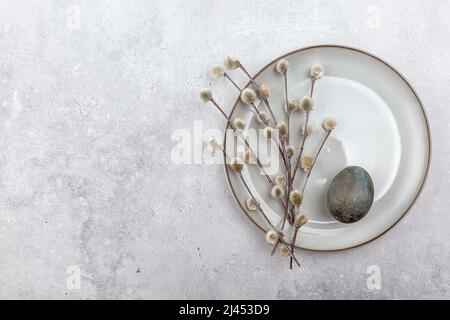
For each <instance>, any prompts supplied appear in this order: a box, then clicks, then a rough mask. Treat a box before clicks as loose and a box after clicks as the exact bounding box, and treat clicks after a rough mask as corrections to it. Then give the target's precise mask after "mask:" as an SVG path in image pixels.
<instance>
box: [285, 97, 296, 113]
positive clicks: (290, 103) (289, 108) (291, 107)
mask: <svg viewBox="0 0 450 320" xmlns="http://www.w3.org/2000/svg"><path fill="white" fill-rule="evenodd" d="M297 110H298V104H297V102H296V101H295V100H289V101H288V103H287V104H285V106H284V111H286V112H287V113H291V112H294V111H297Z"/></svg>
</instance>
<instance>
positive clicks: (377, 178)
mask: <svg viewBox="0 0 450 320" xmlns="http://www.w3.org/2000/svg"><path fill="white" fill-rule="evenodd" d="M280 58H285V59H287V60H288V61H289V63H290V67H289V72H288V82H289V99H299V98H301V97H302V96H304V95H307V94H308V92H309V88H310V80H309V78H308V70H309V68H310V66H311V65H312V64H314V63H320V64H322V65H323V67H324V69H325V76H324V77H323V78H322V79H320V80H318V81H317V82H316V84H315V87H314V96H313V98H314V100H315V110H314V111H313V112H311V116H310V119H311V121H312V122H313V123H314V124H315V125H316V128H317V130H316V132H315V133H314V134H313V135H312V136H310V137H308V140H307V143H306V147H305V152H306V153H307V154H311V155H313V154H315V152H316V150H317V148H318V145H319V142H320V140H321V139H322V138H323V136H324V131H323V130H322V129H321V123H322V121H323V119H324V118H325V117H329V116H331V117H334V118H335V119H336V120H337V122H338V126H337V128H336V129H335V130H334V131H333V132H332V134H331V136H330V138H329V140H328V141H327V143H326V145H325V147H324V149H323V151H322V153H321V155H320V156H319V158H318V161H317V163H316V166H315V168H314V170H313V173H312V175H311V178H310V180H309V182H308V186H307V188H306V190H305V198H304V201H303V204H302V210H301V211H304V212H305V213H306V215H307V216H308V217H309V223H308V224H307V225H305V226H303V227H302V228H301V229H300V230H301V231H300V232H299V236H298V238H297V242H296V245H297V246H299V247H301V248H304V249H311V250H319V251H332V250H343V249H348V248H352V247H355V246H358V245H361V244H364V243H367V242H369V241H371V240H373V239H375V238H377V237H379V236H380V235H382V234H383V233H384V232H386V231H387V230H389V229H390V228H391V227H393V226H394V225H395V224H396V223H397V222H398V221H399V220H400V219H401V218H402V217H403V216H404V215H405V214H406V213H407V212H408V210H409V209H410V208H411V206H412V205H413V203H414V202H415V200H416V199H417V197H418V195H419V194H420V191H421V189H422V188H423V185H424V183H425V179H426V176H427V172H428V167H429V162H430V148H431V140H430V131H429V127H428V122H427V118H426V115H425V111H424V109H423V106H422V104H421V102H420V100H419V98H418V96H417V94H416V93H415V92H414V90H413V88H412V87H411V85H410V84H409V83H408V82H407V80H406V79H405V78H404V77H403V76H402V75H401V74H400V73H399V72H397V71H396V70H395V69H394V68H393V67H392V66H390V65H389V64H387V63H386V62H384V61H383V60H381V59H379V58H377V57H375V56H374V55H372V54H369V53H367V52H364V51H361V50H359V49H354V48H348V47H342V46H331V45H323V46H315V47H308V48H304V49H300V50H297V51H295V52H292V53H289V54H287V55H285V56H283V57H280ZM278 60H279V59H276V60H275V61H274V62H272V63H271V64H269V65H267V66H266V67H265V68H263V69H262V70H261V71H260V72H259V73H258V74H257V75H256V78H255V79H256V81H257V82H258V83H265V84H267V85H268V86H269V87H270V88H271V92H270V97H269V102H270V103H271V106H272V109H273V111H274V113H275V116H276V118H277V120H278V121H281V120H285V121H286V119H287V114H286V113H285V112H284V109H283V101H284V91H283V90H284V89H283V88H284V87H283V80H282V77H281V76H280V75H279V74H278V73H277V72H276V71H275V63H276V61H278ZM260 108H261V110H265V109H264V105H263V104H261V106H260ZM236 117H240V118H243V119H245V120H246V122H247V129H248V128H261V125H260V124H259V123H257V122H256V119H255V116H254V114H253V113H252V112H251V109H250V108H249V107H248V106H245V105H243V104H242V103H241V102H240V101H239V100H238V101H237V102H236V104H235V106H234V108H233V110H232V112H231V118H232V119H234V118H236ZM303 123H304V114H303V113H299V112H297V113H295V114H294V115H293V116H292V117H291V130H290V139H291V145H293V146H295V147H296V149H297V150H298V146H299V144H300V139H301V136H300V130H301V127H302V125H303ZM227 140H228V141H227ZM231 140H232V139H230V138H228V139H225V147H226V150H227V151H229V152H231V150H230V148H231V145H230V143H231ZM274 150H275V149H274ZM273 154H274V155H275V156H276V150H275V151H274V153H273ZM267 160H269V159H265V161H267ZM352 165H358V166H361V167H363V168H365V169H366V170H367V171H368V172H369V174H370V175H371V177H372V180H373V183H374V189H375V196H374V203H373V205H372V208H371V209H370V211H369V213H368V214H367V216H366V217H364V218H363V219H362V220H360V221H359V222H356V223H353V224H342V223H339V222H337V221H336V220H335V219H333V217H332V216H331V215H330V213H329V212H328V209H327V206H326V195H327V191H328V186H329V184H330V182H331V180H332V179H333V178H334V176H335V175H336V174H337V173H338V172H339V171H340V170H342V169H343V168H345V167H347V166H352ZM225 168H226V175H227V177H228V181H229V184H230V186H231V189H232V192H233V194H234V196H235V197H236V200H237V201H238V203H239V204H240V206H241V208H242V210H243V211H244V212H245V213H246V214H247V215H248V216H249V218H250V219H251V220H252V221H254V222H255V223H256V224H257V225H258V226H259V227H260V228H261V229H263V230H266V229H267V225H266V224H265V222H264V220H263V219H262V218H261V216H260V215H259V214H258V213H255V212H250V211H248V210H247V209H246V206H245V200H246V199H247V198H248V193H247V192H246V190H245V189H244V186H243V185H242V183H241V181H240V180H239V178H238V176H236V174H234V173H233V172H232V171H230V169H229V168H228V166H225ZM280 170H281V169H280ZM280 173H281V171H280ZM243 174H244V177H245V179H246V180H247V182H248V184H249V186H250V188H251V190H252V192H254V194H255V195H256V197H257V198H258V200H260V201H262V203H261V205H262V208H263V209H264V211H265V212H266V213H267V215H268V217H269V218H270V219H271V221H273V223H274V224H277V223H279V221H280V219H281V216H282V213H283V210H282V208H281V206H280V204H279V202H278V201H276V200H273V199H271V198H270V197H269V196H268V195H269V192H270V186H269V184H268V183H267V181H266V180H265V179H264V177H263V176H261V175H260V174H259V171H258V170H257V167H256V166H255V165H254V166H250V167H249V166H246V169H245V170H244V172H243ZM303 177H304V175H303V173H302V172H299V173H298V174H297V178H296V182H295V185H297V186H300V184H301V182H302V181H303ZM264 199H265V200H264ZM291 232H292V229H291V228H290V227H289V228H288V229H287V234H288V238H287V239H290V234H291Z"/></svg>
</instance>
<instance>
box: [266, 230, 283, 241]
mask: <svg viewBox="0 0 450 320" xmlns="http://www.w3.org/2000/svg"><path fill="white" fill-rule="evenodd" d="M279 239H280V235H279V234H278V232H276V231H275V230H269V231H267V233H266V241H267V242H268V243H270V244H275V243H277V242H278V240H279Z"/></svg>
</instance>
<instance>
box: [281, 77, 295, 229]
mask: <svg viewBox="0 0 450 320" xmlns="http://www.w3.org/2000/svg"><path fill="white" fill-rule="evenodd" d="M283 78H284V79H283V80H284V99H285V103H286V111H287V112H288V120H287V127H288V130H287V131H288V135H287V138H286V143H287V145H289V136H290V130H289V123H290V118H291V112H290V111H289V109H288V101H289V98H288V79H287V73H286V74H284V75H283ZM287 163H288V168H287V184H286V189H287V190H286V203H287V207H286V208H285V211H284V216H283V220H282V222H281V230H284V226H285V224H286V220H287V218H288V214H289V207H290V204H289V194H290V193H291V187H292V184H291V174H292V168H291V159H290V158H289V157H287ZM292 218H293V217H291V220H292V221H293V219H292Z"/></svg>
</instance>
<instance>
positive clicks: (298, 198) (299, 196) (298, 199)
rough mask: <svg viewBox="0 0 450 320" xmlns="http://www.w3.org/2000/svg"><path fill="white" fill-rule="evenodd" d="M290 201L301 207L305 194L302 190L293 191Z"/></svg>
mask: <svg viewBox="0 0 450 320" xmlns="http://www.w3.org/2000/svg"><path fill="white" fill-rule="evenodd" d="M289 201H290V202H291V203H292V204H293V205H294V206H296V207H297V206H299V205H300V204H301V203H302V201H303V192H301V191H300V190H292V191H291V193H290V194H289Z"/></svg>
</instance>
